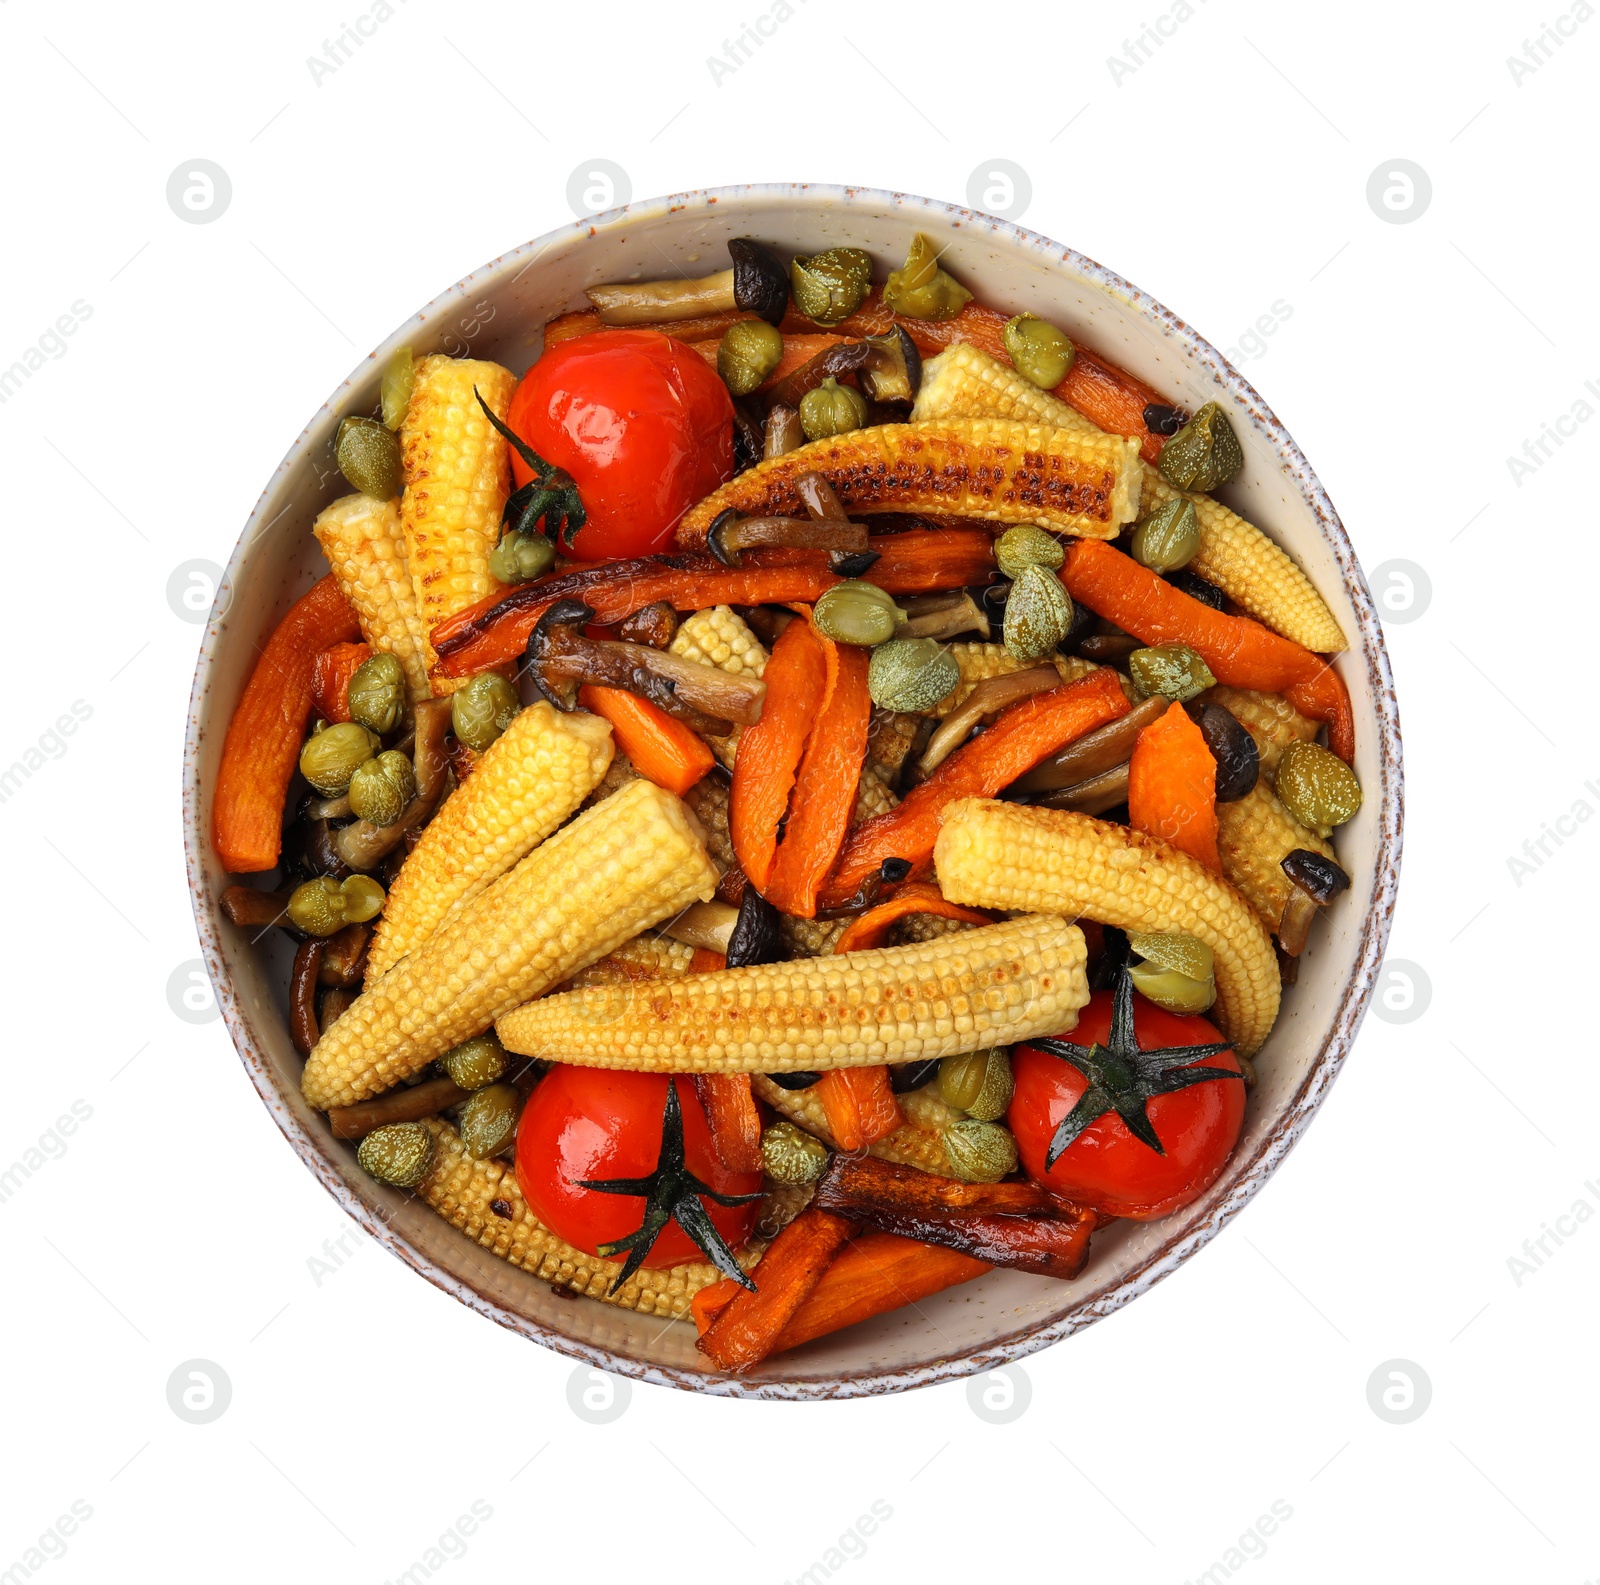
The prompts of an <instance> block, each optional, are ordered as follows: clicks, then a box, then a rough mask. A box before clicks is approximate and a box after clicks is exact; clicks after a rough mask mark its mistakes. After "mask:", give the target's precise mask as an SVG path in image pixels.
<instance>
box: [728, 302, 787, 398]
mask: <svg viewBox="0 0 1600 1585" xmlns="http://www.w3.org/2000/svg"><path fill="white" fill-rule="evenodd" d="M782 361H783V332H782V331H781V330H779V329H778V327H777V326H776V325H769V324H768V323H767V322H766V320H764V319H738V320H735V321H734V323H733V324H731V325H729V326H728V328H727V329H726V330H725V331H723V333H722V340H721V341H719V342H718V343H717V373H718V374H720V375H721V376H722V383H723V384H724V385H726V386H727V387H728V389H729V390H730V391H732V392H733V394H734V395H735V396H748V395H749V394H750V393H751V392H752V391H753V390H755V388H756V387H757V386H758V385H760V384H761V382H762V381H763V380H764V379H766V377H767V376H768V375H769V374H771V373H772V371H773V370H774V369H775V368H777V366H778V365H779V363H781V362H782Z"/></svg>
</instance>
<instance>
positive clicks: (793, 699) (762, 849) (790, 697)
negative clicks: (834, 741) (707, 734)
mask: <svg viewBox="0 0 1600 1585" xmlns="http://www.w3.org/2000/svg"><path fill="white" fill-rule="evenodd" d="M827 668H828V663H827V654H826V651H825V650H824V648H823V645H822V640H821V639H820V638H818V636H817V634H816V630H815V629H814V628H813V627H812V626H811V624H810V623H809V622H791V623H790V624H789V625H788V626H787V627H786V628H785V629H784V630H783V632H782V633H781V634H780V635H779V637H778V642H777V643H776V644H775V645H774V646H773V649H772V654H771V656H770V657H769V658H768V660H767V666H766V671H765V673H764V677H765V680H766V684H767V702H766V704H765V705H764V706H763V707H762V711H761V719H760V720H759V721H757V722H756V723H755V725H754V726H749V727H746V728H745V730H744V732H743V733H742V734H741V735H740V738H739V756H738V758H737V760H735V762H734V767H733V785H732V787H731V788H730V789H729V792H728V835H729V838H730V840H731V841H732V843H733V852H734V856H735V857H736V858H737V859H738V861H739V867H740V868H741V869H742V870H743V871H744V872H745V874H746V875H747V876H748V877H749V879H750V880H751V881H752V882H753V883H754V885H755V888H756V890H757V891H758V892H760V893H761V894H762V895H763V896H765V895H766V890H767V879H768V877H769V876H770V875H771V873H772V866H773V860H774V859H775V857H776V855H777V851H778V822H779V821H780V820H782V819H783V815H784V811H785V810H786V809H787V808H788V807H789V792H790V789H791V788H792V787H793V786H794V782H795V776H796V774H797V773H798V771H799V768H800V761H801V757H802V755H803V754H804V752H805V746H806V737H807V734H808V733H809V732H810V730H811V723H812V721H813V720H814V719H815V718H816V713H817V710H818V709H819V708H820V706H821V704H822V700H823V695H824V693H825V692H826V690H827V681H828V669H827Z"/></svg>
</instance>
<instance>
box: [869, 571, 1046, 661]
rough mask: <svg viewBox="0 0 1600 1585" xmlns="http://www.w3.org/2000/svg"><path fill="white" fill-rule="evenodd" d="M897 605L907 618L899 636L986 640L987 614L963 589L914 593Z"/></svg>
mask: <svg viewBox="0 0 1600 1585" xmlns="http://www.w3.org/2000/svg"><path fill="white" fill-rule="evenodd" d="M900 608H901V609H902V610H903V611H904V612H905V613H906V618H907V620H906V625H905V627H904V628H903V629H901V632H900V637H901V638H954V637H956V635H957V634H959V633H975V634H977V636H978V640H979V641H980V642H983V643H987V642H988V640H989V637H990V632H989V617H988V614H987V613H986V612H985V611H984V609H983V607H982V606H981V605H979V604H978V602H977V601H976V600H974V599H973V598H972V595H971V593H970V592H969V591H968V590H966V589H952V590H950V591H949V592H948V593H945V594H914V595H911V596H910V597H909V598H907V599H903V600H901V601H900ZM1056 680H1057V681H1058V682H1059V681H1060V678H1059V677H1057V679H1056Z"/></svg>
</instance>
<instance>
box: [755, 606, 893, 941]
mask: <svg viewBox="0 0 1600 1585" xmlns="http://www.w3.org/2000/svg"><path fill="white" fill-rule="evenodd" d="M799 625H800V624H799V623H798V622H791V623H790V624H789V626H790V628H794V627H798V626H799ZM813 631H814V630H813ZM785 636H787V630H786V631H785ZM817 637H818V642H819V643H820V644H821V646H822V649H823V655H824V659H825V661H826V670H827V681H826V684H825V686H824V688H823V695H822V702H821V704H820V705H819V706H818V708H817V711H816V715H815V718H814V719H813V720H812V721H811V722H810V728H811V732H810V736H809V737H808V738H807V739H806V747H805V754H804V755H803V757H802V758H801V760H800V769H799V771H798V772H797V774H796V775H795V779H794V791H793V793H792V794H791V795H790V797H789V821H788V824H787V825H786V826H785V827H784V831H783V840H782V841H781V842H780V843H779V844H778V851H777V855H776V857H775V858H774V860H773V863H772V869H771V872H770V873H769V875H768V877H767V884H766V885H765V886H764V887H761V888H760V889H761V894H762V896H764V897H765V898H766V899H767V901H768V902H769V903H771V904H772V905H773V907H775V908H777V909H778V910H779V911H780V912H782V913H786V914H788V915H790V916H791V917H792V918H795V919H812V918H814V917H815V916H816V912H817V892H818V890H819V889H820V888H821V886H822V883H823V882H824V881H825V880H827V878H828V872H829V871H830V870H831V869H832V868H833V863H834V860H835V859H837V858H838V856H839V849H840V847H841V845H842V844H843V842H844V836H845V832H846V831H848V830H849V829H850V816H851V814H852V813H853V812H854V810H855V803H856V787H857V784H858V783H859V782H860V780H861V766H862V764H863V763H864V762H865V760H866V757H867V728H868V725H869V724H870V722H871V718H872V696H871V695H870V694H869V693H868V692H867V659H868V656H867V651H866V650H864V649H860V648H858V647H857V646H855V645H854V644H835V643H834V642H833V641H832V640H831V639H827V638H823V637H822V636H821V635H820V634H819V635H817ZM778 642H779V643H780V644H781V643H782V642H783V640H782V639H781V638H780V639H779V641H778ZM768 686H769V688H770V686H771V685H770V684H769V685H768ZM769 697H770V695H769ZM756 725H757V726H759V725H760V723H759V722H757V723H756ZM749 730H750V731H754V730H755V727H751V728H749ZM743 757H744V748H743V744H742V742H741V745H740V760H741V762H742V760H743ZM734 776H735V780H737V778H738V766H735V768H734ZM732 818H733V814H732V802H731V800H730V803H729V823H730V827H731V823H732ZM734 852H735V853H738V847H737V845H735V848H734ZM741 858H742V855H741Z"/></svg>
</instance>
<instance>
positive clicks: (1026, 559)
mask: <svg viewBox="0 0 1600 1585" xmlns="http://www.w3.org/2000/svg"><path fill="white" fill-rule="evenodd" d="M994 559H995V560H996V561H997V562H999V564H1000V570H1001V572H1003V573H1004V574H1005V575H1006V577H1008V578H1020V577H1021V576H1022V569H1023V568H1024V567H1043V568H1044V569H1045V571H1046V572H1055V571H1056V570H1057V569H1058V568H1059V567H1060V566H1061V563H1062V562H1064V561H1065V560H1066V559H1067V553H1066V551H1065V550H1063V549H1062V548H1061V541H1060V540H1059V539H1057V538H1056V536H1055V535H1054V534H1047V533H1046V532H1045V531H1044V530H1043V529H1042V528H1040V527H1039V525H1038V524H1037V523H1015V524H1013V525H1012V526H1011V527H1010V528H1008V529H1007V530H1006V531H1005V533H1003V534H1002V535H1001V536H1000V537H999V539H997V540H996V541H995V542H994Z"/></svg>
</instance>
